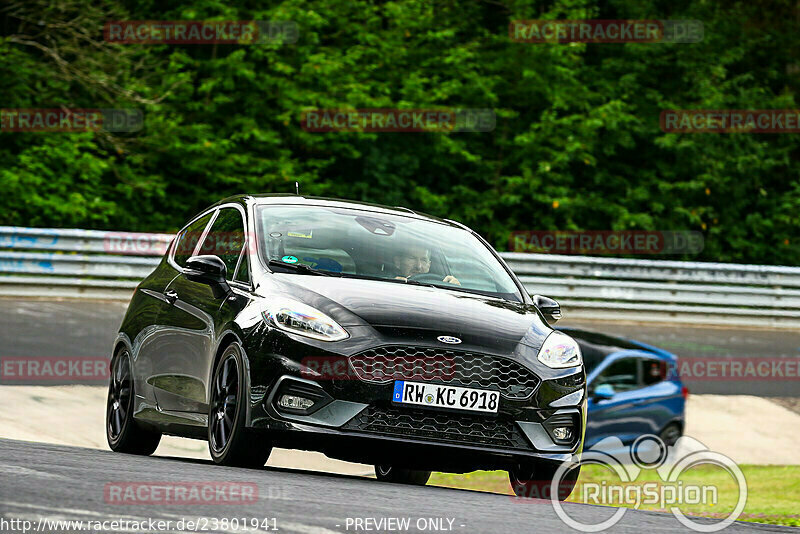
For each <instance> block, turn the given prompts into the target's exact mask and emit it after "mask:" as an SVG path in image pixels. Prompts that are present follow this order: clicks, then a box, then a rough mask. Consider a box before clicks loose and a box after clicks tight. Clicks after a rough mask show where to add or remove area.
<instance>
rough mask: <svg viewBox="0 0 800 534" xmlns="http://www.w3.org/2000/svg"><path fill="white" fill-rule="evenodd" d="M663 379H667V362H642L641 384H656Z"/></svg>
mask: <svg viewBox="0 0 800 534" xmlns="http://www.w3.org/2000/svg"><path fill="white" fill-rule="evenodd" d="M665 378H667V362H664V361H661V360H642V382H643V383H644V385H645V386H652V385H653V384H658V383H659V382H661V381H662V380H664V379H665Z"/></svg>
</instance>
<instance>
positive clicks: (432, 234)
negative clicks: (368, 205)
mask: <svg viewBox="0 0 800 534" xmlns="http://www.w3.org/2000/svg"><path fill="white" fill-rule="evenodd" d="M256 225H257V228H258V230H257V231H258V233H259V246H260V247H261V249H262V251H263V252H264V255H265V256H266V257H265V258H264V259H266V260H274V261H276V262H285V263H287V264H295V263H299V264H305V265H308V266H309V267H312V268H314V269H318V270H324V271H330V272H336V273H342V274H344V275H346V276H351V277H369V278H377V279H379V280H380V279H383V280H391V281H392V282H396V281H397V280H412V281H420V282H422V283H426V284H432V285H436V286H438V287H440V288H443V289H453V290H458V291H469V292H475V293H480V294H486V295H491V296H495V297H501V298H505V299H508V300H514V301H517V302H519V301H521V300H522V297H521V296H520V295H519V291H518V289H517V287H516V285H515V284H514V280H513V279H512V278H511V277H510V276H509V274H508V273H507V272H506V271H505V269H504V268H503V266H502V264H500V262H498V261H497V259H496V258H495V257H494V255H493V254H492V252H491V251H490V250H489V249H488V248H487V247H486V246H485V245H484V244H483V243H482V242H481V241H480V240H479V239H477V238H476V237H475V236H474V235H472V234H471V233H470V232H468V231H466V230H463V229H461V228H456V227H454V226H452V225H449V224H443V223H438V222H434V221H429V220H424V219H420V218H417V217H411V216H405V215H402V214H397V213H383V212H373V211H365V210H359V209H349V208H347V209H345V208H331V207H323V206H281V205H275V206H262V207H261V208H260V209H259V210H258V211H257V214H256Z"/></svg>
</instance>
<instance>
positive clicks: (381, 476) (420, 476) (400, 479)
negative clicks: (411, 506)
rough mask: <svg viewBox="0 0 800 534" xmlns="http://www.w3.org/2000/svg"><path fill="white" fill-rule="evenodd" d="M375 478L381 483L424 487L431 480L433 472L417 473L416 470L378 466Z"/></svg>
mask: <svg viewBox="0 0 800 534" xmlns="http://www.w3.org/2000/svg"><path fill="white" fill-rule="evenodd" d="M375 477H376V478H377V479H378V480H380V481H381V482H394V483H396V484H412V485H415V486H424V485H425V484H426V483H427V482H428V479H429V478H431V472H430V471H417V470H415V469H400V468H399V467H395V466H393V465H376V466H375Z"/></svg>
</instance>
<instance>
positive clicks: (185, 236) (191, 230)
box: [173, 211, 214, 267]
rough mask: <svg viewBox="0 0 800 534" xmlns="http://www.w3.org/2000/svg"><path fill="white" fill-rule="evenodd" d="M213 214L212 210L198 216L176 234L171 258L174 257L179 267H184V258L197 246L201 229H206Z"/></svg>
mask: <svg viewBox="0 0 800 534" xmlns="http://www.w3.org/2000/svg"><path fill="white" fill-rule="evenodd" d="M213 214H214V212H213V211H212V212H210V213H208V214H207V215H204V216H203V217H200V218H199V219H197V220H196V221H195V222H193V223H192V224H190V225H189V226H187V227H186V228H185V229H184V230H183V232H181V233H180V235H178V242H177V243H176V244H175V251H174V256H173V258H174V259H175V263H177V264H178V265H179V266H180V267H186V260H188V259H189V258H190V257H191V255H192V252H193V251H194V249H195V247H196V246H197V242H198V241H200V238H201V237H202V236H203V230H205V229H206V226H207V225H208V221H210V220H211V215H213Z"/></svg>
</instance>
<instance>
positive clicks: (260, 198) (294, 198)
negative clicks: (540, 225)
mask: <svg viewBox="0 0 800 534" xmlns="http://www.w3.org/2000/svg"><path fill="white" fill-rule="evenodd" d="M248 201H251V202H255V203H256V204H259V205H269V204H275V205H278V204H280V205H297V206H321V207H329V208H349V209H359V210H363V211H371V212H374V213H382V214H387V215H396V216H401V217H411V218H415V219H421V220H426V221H430V222H435V223H439V224H445V225H448V226H453V227H457V228H464V227H463V226H462V225H460V224H458V223H456V222H455V221H451V220H448V219H440V218H439V217H435V216H433V215H428V214H426V213H422V212H419V211H414V210H412V209H409V208H406V207H403V206H384V205H382V204H373V203H370V202H361V201H357V200H346V199H339V198H328V197H316V196H305V195H295V194H292V193H271V194H268V193H262V194H252V195H250V194H247V195H234V196H231V197H228V198H225V199H222V200H220V201H219V202H217V203H215V204H214V206H217V205H219V204H225V203H230V202H238V203H240V204H246V203H247V202H248ZM214 206H211V207H214Z"/></svg>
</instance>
